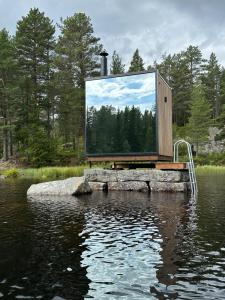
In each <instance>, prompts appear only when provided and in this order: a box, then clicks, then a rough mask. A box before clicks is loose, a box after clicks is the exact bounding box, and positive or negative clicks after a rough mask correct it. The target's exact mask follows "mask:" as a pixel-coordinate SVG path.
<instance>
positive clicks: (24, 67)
mask: <svg viewBox="0 0 225 300" xmlns="http://www.w3.org/2000/svg"><path fill="white" fill-rule="evenodd" d="M56 27H58V30H59V34H56ZM137 46H138V45H137ZM103 49H104V45H102V43H101V40H100V38H99V37H97V36H96V35H95V32H94V28H93V26H92V23H91V19H90V17H88V16H87V15H86V14H84V13H75V14H74V15H72V16H70V17H67V18H66V19H64V20H63V19H62V20H61V23H60V24H58V25H56V24H54V23H53V21H52V20H50V18H49V17H48V16H46V15H45V13H44V12H41V11H39V9H37V8H33V9H31V10H30V11H29V12H28V14H27V15H26V16H24V17H22V18H21V20H19V21H18V22H17V28H16V32H15V34H14V35H12V36H11V35H10V34H9V33H8V31H7V29H5V28H3V29H1V30H0V153H1V154H0V158H1V159H2V160H4V161H8V160H14V161H16V162H19V163H21V164H24V165H29V166H35V167H39V166H44V165H60V164H69V163H74V164H75V163H76V164H77V163H80V162H82V161H83V160H84V149H85V141H84V131H85V130H84V129H85V128H84V127H85V92H84V89H85V78H86V77H94V76H99V70H100V65H99V63H100V57H99V53H100V52H101V51H102V50H103ZM107 50H110V49H107ZM165 51H166V49H165ZM122 55H123V54H122V53H117V52H116V51H114V52H113V53H112V60H111V65H110V73H111V74H122V73H126V72H138V71H143V70H155V69H158V70H159V72H160V73H161V75H162V76H163V77H164V78H165V80H167V82H168V83H169V84H170V86H171V87H172V89H173V128H174V139H176V138H180V137H182V138H185V139H187V140H189V141H190V142H191V143H193V144H195V145H196V146H198V145H199V144H201V143H204V142H205V141H207V138H208V128H209V127H210V126H214V127H218V128H219V129H221V131H220V134H219V135H218V137H217V138H218V139H222V138H224V135H225V131H224V125H225V68H224V67H223V66H221V65H220V64H219V62H218V60H217V57H216V55H215V53H211V55H210V56H209V57H203V55H202V52H201V49H200V48H199V47H198V46H196V45H195V46H193V45H190V46H189V47H188V48H187V49H184V50H183V51H181V52H179V53H175V54H164V55H163V56H162V57H161V59H160V60H159V61H154V62H152V64H151V65H149V66H147V65H146V64H145V62H144V61H143V59H142V57H141V55H140V53H139V50H138V49H136V50H135V51H134V53H131V58H130V63H129V64H128V66H127V65H125V63H124V62H123V59H122ZM149 60H151V58H149ZM101 118H105V126H104V128H102V135H101V138H100V139H99V142H98V143H97V142H96V134H95V130H94V129H92V130H91V129H90V128H89V129H88V133H87V135H88V138H89V139H90V141H91V142H90V145H89V148H88V151H90V152H101V151H105V152H107V151H108V149H109V147H111V148H112V149H113V151H114V152H115V153H116V152H118V151H119V152H120V151H121V149H122V150H123V151H125V152H126V151H127V152H128V151H132V152H135V151H137V149H141V151H143V152H145V151H149V149H152V150H154V147H155V146H154V143H155V129H154V127H153V124H155V123H154V116H153V115H152V114H151V113H150V112H148V111H146V112H144V113H141V112H140V110H139V109H138V108H134V107H133V108H132V107H130V108H128V107H127V108H126V109H125V110H124V111H115V109H114V108H113V107H102V108H101V110H99V111H95V110H92V111H89V112H88V120H87V121H88V123H87V127H88V126H89V125H90V124H91V122H95V124H96V128H98V126H100V125H99V124H100V122H99V121H98V120H99V119H101ZM127 120H128V121H127ZM131 122H132V123H133V122H134V123H133V126H134V127H133V132H131V127H130V124H131ZM112 124H114V128H116V131H117V135H116V134H115V132H113V133H112V134H111V136H112V139H107V138H106V137H107V132H108V131H110V128H111V126H112ZM149 134H150V135H151V136H152V139H151V140H150V141H148V140H146V138H145V136H146V135H149Z"/></svg>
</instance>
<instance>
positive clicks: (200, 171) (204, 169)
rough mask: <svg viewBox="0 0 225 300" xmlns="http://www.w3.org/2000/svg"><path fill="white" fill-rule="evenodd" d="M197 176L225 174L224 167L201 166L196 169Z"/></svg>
mask: <svg viewBox="0 0 225 300" xmlns="http://www.w3.org/2000/svg"><path fill="white" fill-rule="evenodd" d="M196 173H197V175H208V174H225V167H224V166H207V165H205V166H200V167H197V168H196Z"/></svg>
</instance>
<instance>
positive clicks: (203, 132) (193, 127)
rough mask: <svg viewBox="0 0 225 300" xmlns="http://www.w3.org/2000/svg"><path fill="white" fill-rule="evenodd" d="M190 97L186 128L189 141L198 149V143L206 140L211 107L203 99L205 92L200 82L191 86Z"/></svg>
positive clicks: (210, 122)
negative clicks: (189, 114)
mask: <svg viewBox="0 0 225 300" xmlns="http://www.w3.org/2000/svg"><path fill="white" fill-rule="evenodd" d="M191 98H192V103H191V110H190V113H191V116H190V118H189V120H188V121H189V122H188V126H187V128H188V135H189V136H190V139H191V142H192V143H195V144H196V146H197V150H198V145H199V143H200V142H204V141H206V140H207V137H208V129H209V126H210V125H211V124H212V121H211V119H210V114H211V107H210V105H209V103H208V102H207V101H206V100H205V94H204V90H203V86H202V85H201V84H198V85H196V86H195V87H194V88H193V91H192V95H191Z"/></svg>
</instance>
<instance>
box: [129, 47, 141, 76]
mask: <svg viewBox="0 0 225 300" xmlns="http://www.w3.org/2000/svg"><path fill="white" fill-rule="evenodd" d="M144 70H145V68H144V62H143V59H142V58H141V56H140V54H139V50H138V49H136V50H135V52H134V55H133V57H132V60H131V63H130V67H129V72H139V71H144Z"/></svg>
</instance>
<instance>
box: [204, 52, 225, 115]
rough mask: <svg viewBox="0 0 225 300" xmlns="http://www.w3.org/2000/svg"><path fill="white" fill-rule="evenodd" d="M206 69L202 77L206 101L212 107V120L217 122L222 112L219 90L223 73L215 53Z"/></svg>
mask: <svg viewBox="0 0 225 300" xmlns="http://www.w3.org/2000/svg"><path fill="white" fill-rule="evenodd" d="M204 69H205V74H204V75H203V76H202V81H203V83H204V86H205V94H206V99H207V101H208V102H209V103H210V105H211V106H212V118H213V119H214V120H215V119H216V118H217V117H218V116H219V112H220V102H219V100H220V98H219V89H220V74H221V71H220V66H219V64H218V61H217V58H216V55H215V54H214V53H211V55H210V58H209V61H208V63H207V64H206V65H205V68H204Z"/></svg>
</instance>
